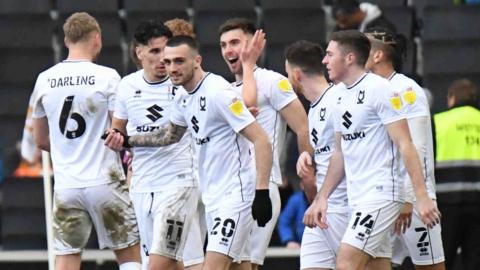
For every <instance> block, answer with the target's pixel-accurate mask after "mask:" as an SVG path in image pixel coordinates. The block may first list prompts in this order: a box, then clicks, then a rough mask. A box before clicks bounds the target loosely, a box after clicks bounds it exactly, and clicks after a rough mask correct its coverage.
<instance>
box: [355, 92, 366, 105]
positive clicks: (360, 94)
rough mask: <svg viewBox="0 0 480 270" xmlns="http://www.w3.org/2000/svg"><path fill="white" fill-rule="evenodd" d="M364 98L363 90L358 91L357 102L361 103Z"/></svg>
mask: <svg viewBox="0 0 480 270" xmlns="http://www.w3.org/2000/svg"><path fill="white" fill-rule="evenodd" d="M364 99H365V90H360V91H358V95H357V104H363V100H364Z"/></svg>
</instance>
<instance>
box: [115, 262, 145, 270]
mask: <svg viewBox="0 0 480 270" xmlns="http://www.w3.org/2000/svg"><path fill="white" fill-rule="evenodd" d="M118 269H119V270H141V269H142V265H141V264H140V263H138V262H126V263H122V264H120V265H119V268H118Z"/></svg>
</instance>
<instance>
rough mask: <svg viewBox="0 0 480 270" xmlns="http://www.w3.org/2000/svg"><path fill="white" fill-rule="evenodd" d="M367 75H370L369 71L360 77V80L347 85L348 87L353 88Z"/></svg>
mask: <svg viewBox="0 0 480 270" xmlns="http://www.w3.org/2000/svg"><path fill="white" fill-rule="evenodd" d="M367 75H368V72H365V74H363V76H362V77H360V79H358V80H357V81H356V82H354V83H353V84H352V85H350V86H347V89H352V88H354V87H355V86H357V84H359V83H360V82H361V81H362V80H363V79H364V78H365V77H366V76H367Z"/></svg>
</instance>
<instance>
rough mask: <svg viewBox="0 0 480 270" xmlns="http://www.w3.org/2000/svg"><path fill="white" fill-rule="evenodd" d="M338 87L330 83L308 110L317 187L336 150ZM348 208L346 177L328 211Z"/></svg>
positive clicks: (333, 194) (330, 198)
mask: <svg viewBox="0 0 480 270" xmlns="http://www.w3.org/2000/svg"><path fill="white" fill-rule="evenodd" d="M336 88H338V87H336V86H333V85H330V86H329V87H328V88H327V89H326V90H325V92H324V93H323V94H322V95H321V96H320V97H319V98H318V100H316V101H315V102H313V103H312V104H311V105H310V110H309V112H308V130H309V133H310V144H311V145H312V147H313V149H314V154H313V156H314V159H315V164H316V169H317V189H318V190H320V188H321V187H322V185H323V181H324V180H325V176H326V175H327V169H328V164H329V163H330V157H331V156H332V153H333V150H335V129H334V127H333V121H334V119H333V107H334V106H335V103H336V102H337V100H338V97H339V93H338V92H339V91H337V89H336ZM347 210H348V199H347V183H346V182H345V178H344V179H343V180H342V182H340V184H338V186H337V187H336V188H335V190H334V191H333V192H332V194H330V197H329V198H328V212H330V213H345V212H347Z"/></svg>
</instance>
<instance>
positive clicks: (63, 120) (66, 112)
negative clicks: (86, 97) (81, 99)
mask: <svg viewBox="0 0 480 270" xmlns="http://www.w3.org/2000/svg"><path fill="white" fill-rule="evenodd" d="M74 98H75V96H68V97H66V98H65V102H63V107H62V112H61V113H60V120H59V122H58V125H59V127H60V132H62V134H64V135H65V137H67V138H68V139H75V138H78V137H80V136H82V135H83V133H85V128H86V123H85V119H84V118H83V117H82V116H81V115H80V114H79V113H76V112H73V113H70V111H71V110H72V104H73V99H74ZM69 118H71V119H72V120H74V121H75V122H77V129H75V130H67V131H66V132H65V129H66V127H67V121H68V119H69Z"/></svg>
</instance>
